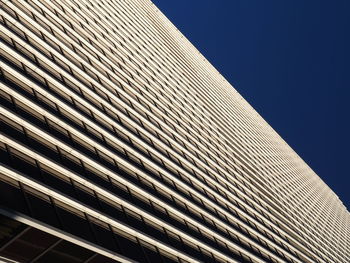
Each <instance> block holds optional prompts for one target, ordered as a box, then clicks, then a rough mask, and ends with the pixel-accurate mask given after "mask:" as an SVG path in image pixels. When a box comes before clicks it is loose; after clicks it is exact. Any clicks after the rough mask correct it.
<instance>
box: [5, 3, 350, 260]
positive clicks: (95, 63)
mask: <svg viewBox="0 0 350 263" xmlns="http://www.w3.org/2000/svg"><path fill="white" fill-rule="evenodd" d="M0 8H1V13H0V32H1V42H0V49H1V52H0V57H1V61H0V76H1V81H0V91H1V96H0V97H1V108H0V119H1V125H0V129H1V133H0V149H1V158H0V161H1V165H0V257H1V258H0V262H42V263H44V262H45V263H47V262H49V263H55V262H59V263H62V262H73V263H75V262H85V263H108V262H148V263H154V262H162V263H166V262H254V263H262V262H275V263H277V262H293V263H302V262H318V263H325V262H327V263H331V262H339V263H340V262H342V263H347V262H349V259H350V216H349V212H348V211H347V210H346V208H345V207H344V206H343V204H342V203H341V201H340V200H339V199H338V197H337V196H336V195H335V194H334V193H333V191H332V190H331V189H330V188H329V187H328V186H327V185H326V184H325V183H324V182H323V181H322V180H321V179H320V178H319V177H318V176H317V175H316V174H315V173H314V172H313V171H312V170H311V169H310V168H309V167H308V165H307V164H305V163H304V162H303V160H302V159H301V158H300V157H299V156H298V155H297V154H296V153H295V152H294V151H293V150H292V149H291V148H290V147H289V146H288V145H287V144H286V142H285V141H283V139H282V138H281V137H280V136H279V135H278V134H277V133H276V132H275V131H274V130H273V129H272V128H271V127H270V126H269V125H268V124H267V123H266V122H265V121H264V120H263V119H262V117H261V116H259V114H258V113H257V112H256V111H255V110H254V109H253V108H252V107H251V106H250V105H249V104H248V103H247V102H246V101H245V100H244V99H243V98H242V97H241V96H240V95H239V94H238V93H237V91H236V90H235V89H234V88H233V87H232V86H231V85H230V84H229V83H228V82H227V81H226V80H225V79H224V78H223V77H222V76H221V75H220V74H219V73H218V72H217V71H216V70H215V69H214V67H213V66H212V65H211V64H210V63H209V62H208V61H207V60H206V59H205V58H204V57H203V56H202V55H201V54H200V53H199V52H198V51H197V50H196V49H195V48H194V47H193V46H192V45H191V43H190V42H189V41H188V40H187V39H186V38H185V37H184V36H183V35H182V34H181V33H180V32H179V31H178V30H177V29H176V28H175V26H174V25H173V24H172V23H171V22H170V21H169V20H168V19H167V18H166V17H165V16H164V15H163V14H162V13H161V12H160V11H159V10H158V9H157V7H156V6H154V5H153V4H152V3H151V2H150V1H149V0H118V1H112V0H15V1H10V0H0Z"/></svg>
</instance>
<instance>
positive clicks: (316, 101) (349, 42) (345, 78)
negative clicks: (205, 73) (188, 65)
mask: <svg viewBox="0 0 350 263" xmlns="http://www.w3.org/2000/svg"><path fill="white" fill-rule="evenodd" d="M153 2H154V3H155V5H156V6H158V7H159V8H160V9H161V10H162V12H163V13H164V14H165V15H166V16H167V17H168V18H169V19H170V20H171V21H172V22H173V23H174V24H175V25H176V26H177V28H178V29H179V30H180V31H181V32H182V33H183V34H184V35H185V36H186V37H187V38H188V39H189V40H190V41H191V42H192V43H193V44H194V46H196V47H197V48H198V49H199V50H200V52H201V53H202V54H203V55H204V56H205V57H206V58H207V59H208V60H209V61H210V62H211V63H212V64H213V65H214V66H215V67H216V68H217V69H218V70H219V72H221V73H222V74H223V75H224V76H225V78H226V79H227V80H228V81H229V82H230V83H231V84H232V85H233V86H234V87H235V88H236V89H237V90H238V91H239V92H240V93H241V94H242V95H243V97H244V98H245V99H246V100H247V101H248V102H249V103H250V104H251V105H252V106H253V107H254V108H255V109H256V110H257V111H258V112H259V113H260V114H261V115H262V116H263V117H264V118H265V120H266V121H267V122H268V123H269V124H270V125H271V126H272V127H273V128H274V129H275V130H276V131H277V132H278V133H279V134H280V135H281V136H282V137H283V138H284V139H285V140H286V141H287V143H288V144H289V145H290V146H291V147H292V148H293V149H294V150H295V151H296V152H297V153H298V154H299V155H300V156H301V157H302V158H303V159H304V160H305V161H306V163H308V164H309V165H310V167H311V168H312V169H313V170H314V171H315V172H316V173H317V174H318V175H319V176H320V177H321V178H322V179H323V180H324V181H325V182H326V183H327V184H328V185H329V186H330V187H331V188H332V189H333V190H334V192H336V193H337V194H338V196H339V197H340V199H341V200H342V201H343V203H344V204H345V205H346V206H347V207H348V209H349V208H350V173H349V166H350V154H349V150H350V142H349V135H350V125H349V121H350V117H349V113H350V111H349V103H350V102H349V99H350V50H349V48H350V1H349V0H333V1H325V0H289V1H281V0H265V1H261V0H176V1H169V0H154V1H153Z"/></svg>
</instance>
